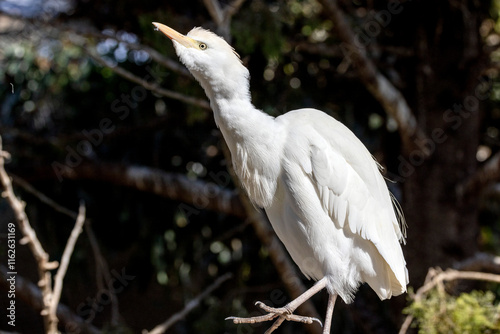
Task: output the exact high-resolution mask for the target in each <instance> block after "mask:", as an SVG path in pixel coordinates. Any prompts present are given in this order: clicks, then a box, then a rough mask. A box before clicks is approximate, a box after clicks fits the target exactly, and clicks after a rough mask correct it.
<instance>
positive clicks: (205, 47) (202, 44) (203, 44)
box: [198, 43, 207, 50]
mask: <svg viewBox="0 0 500 334" xmlns="http://www.w3.org/2000/svg"><path fill="white" fill-rule="evenodd" d="M198 47H199V48H200V50H206V49H207V45H206V44H205V43H200V45H198Z"/></svg>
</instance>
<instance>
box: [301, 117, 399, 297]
mask: <svg viewBox="0 0 500 334" xmlns="http://www.w3.org/2000/svg"><path fill="white" fill-rule="evenodd" d="M308 112H314V113H315V114H314V115H312V116H313V117H310V118H311V119H314V123H313V124H311V123H310V124H307V123H304V122H302V123H301V124H300V126H301V128H302V129H303V130H302V131H305V132H307V135H306V137H307V138H308V140H309V142H308V145H309V148H308V149H309V153H308V154H309V159H307V158H306V159H305V161H304V160H302V161H300V162H299V163H300V164H301V166H302V168H303V171H304V172H305V174H306V175H308V176H309V178H310V180H311V182H312V183H313V185H314V186H315V189H316V192H317V195H318V197H319V200H320V202H321V204H322V207H323V209H324V211H325V213H326V214H328V215H329V217H330V218H331V220H332V221H333V223H334V224H335V226H336V227H337V228H339V229H347V230H349V231H350V232H352V233H353V234H357V235H359V236H361V237H362V238H363V239H365V240H369V241H371V242H372V243H373V244H374V245H375V247H376V248H377V250H378V252H379V253H380V255H381V256H382V257H383V259H384V260H385V261H386V263H387V264H388V265H389V267H390V268H391V270H392V272H393V275H394V277H395V279H396V280H397V281H398V283H399V286H400V287H401V289H402V290H401V292H402V291H405V289H406V283H407V281H408V276H407V271H406V266H405V264H406V263H405V261H404V257H403V253H402V250H401V246H400V242H402V241H404V236H403V235H404V233H403V232H402V230H401V228H400V224H399V220H398V218H397V217H396V215H397V214H398V215H399V214H400V208H399V207H397V206H396V207H395V208H393V203H394V202H393V198H392V197H391V195H390V193H389V191H388V189H387V185H386V183H385V181H384V178H383V176H382V174H381V173H380V170H379V167H380V165H378V163H377V162H376V161H375V160H374V159H373V157H372V155H371V154H370V153H369V151H368V150H367V149H366V147H365V146H364V145H363V144H362V143H361V141H359V139H358V138H357V137H356V136H355V135H354V134H353V133H352V132H351V131H350V130H349V129H348V128H346V127H345V126H344V125H342V124H341V123H339V122H337V121H335V120H334V119H332V118H331V117H328V116H326V115H325V116H322V114H323V113H321V112H316V111H314V110H312V111H311V110H309V111H308ZM323 115H324V114H323ZM303 149H307V148H303ZM302 159H303V157H302ZM391 282H393V280H392V281H391ZM393 283H394V282H393ZM394 292H395V293H396V291H394Z"/></svg>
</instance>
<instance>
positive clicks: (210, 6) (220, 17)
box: [203, 0, 245, 42]
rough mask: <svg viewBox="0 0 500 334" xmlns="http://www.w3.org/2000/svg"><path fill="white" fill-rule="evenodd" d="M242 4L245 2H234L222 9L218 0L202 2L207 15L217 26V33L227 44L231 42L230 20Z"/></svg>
mask: <svg viewBox="0 0 500 334" xmlns="http://www.w3.org/2000/svg"><path fill="white" fill-rule="evenodd" d="M244 2H245V0H234V1H233V2H232V3H230V4H228V5H227V6H226V7H225V8H224V9H223V8H222V7H221V5H220V3H219V1H218V0H203V3H204V4H205V7H206V8H207V11H208V13H209V14H210V16H211V17H212V20H213V21H214V22H215V24H216V25H217V32H218V33H219V35H222V37H224V39H225V40H226V41H227V42H230V41H231V19H232V17H233V15H235V14H236V13H237V12H238V10H239V9H240V7H241V6H242V5H243V3H244Z"/></svg>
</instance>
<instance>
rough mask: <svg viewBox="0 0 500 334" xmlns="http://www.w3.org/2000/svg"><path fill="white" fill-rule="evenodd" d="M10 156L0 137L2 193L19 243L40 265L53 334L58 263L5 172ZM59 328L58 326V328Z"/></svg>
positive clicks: (47, 321) (46, 313) (45, 316)
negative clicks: (53, 272)
mask: <svg viewBox="0 0 500 334" xmlns="http://www.w3.org/2000/svg"><path fill="white" fill-rule="evenodd" d="M9 156H10V155H9V154H8V153H7V152H5V151H3V150H2V138H1V137H0V183H1V185H2V187H3V189H4V191H3V192H2V197H4V198H6V199H7V202H9V205H10V206H11V207H12V210H13V211H14V215H15V217H16V220H17V224H18V226H19V229H20V230H21V233H22V234H23V238H22V239H21V240H20V241H19V243H21V244H27V245H28V247H29V248H30V250H31V252H32V254H33V256H34V257H35V260H36V263H37V265H38V276H39V279H40V280H39V281H38V286H39V287H40V289H41V291H42V295H43V304H44V308H43V309H42V311H41V314H42V316H43V320H44V327H45V330H46V332H47V333H52V332H51V330H52V328H53V326H52V323H51V321H52V320H53V319H51V318H50V317H49V307H50V305H51V304H50V303H51V299H52V276H51V274H50V270H52V269H55V268H57V266H58V263H57V262H49V255H48V254H47V252H45V250H44V249H43V247H42V244H41V243H40V241H39V240H38V237H37V235H36V232H35V230H34V229H33V228H32V227H31V225H30V222H29V220H28V216H27V215H26V212H25V211H24V207H25V203H24V202H22V201H21V200H19V199H18V198H17V197H16V195H15V193H14V190H13V188H12V182H11V179H10V177H9V175H8V174H7V172H6V171H5V158H8V157H9ZM56 328H57V326H56Z"/></svg>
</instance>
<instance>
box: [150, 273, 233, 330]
mask: <svg viewBox="0 0 500 334" xmlns="http://www.w3.org/2000/svg"><path fill="white" fill-rule="evenodd" d="M232 276H233V275H232V274H231V273H227V274H225V275H222V276H221V277H219V278H217V280H215V282H214V283H212V285H210V286H209V287H208V288H207V289H205V291H203V292H202V293H200V294H199V295H198V296H196V297H195V298H193V299H192V300H190V301H189V302H188V303H187V304H186V306H185V307H184V308H183V309H182V310H181V311H180V312H177V313H175V314H174V315H172V316H171V317H170V318H168V319H167V320H166V321H165V322H163V323H161V324H159V325H158V326H156V327H155V328H153V329H152V330H151V331H149V332H148V331H146V330H143V333H149V334H161V333H165V331H166V330H167V329H169V328H170V326H172V325H173V324H175V323H176V322H177V321H179V320H181V319H183V318H184V317H185V316H186V315H187V314H189V312H191V311H192V310H193V309H194V308H196V307H198V305H199V304H200V302H201V301H202V300H203V299H205V298H206V297H207V296H208V295H210V294H211V293H212V292H213V291H214V290H215V289H217V288H218V287H219V286H220V285H221V284H222V283H224V282H225V281H227V280H228V279H230V278H231V277H232Z"/></svg>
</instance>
